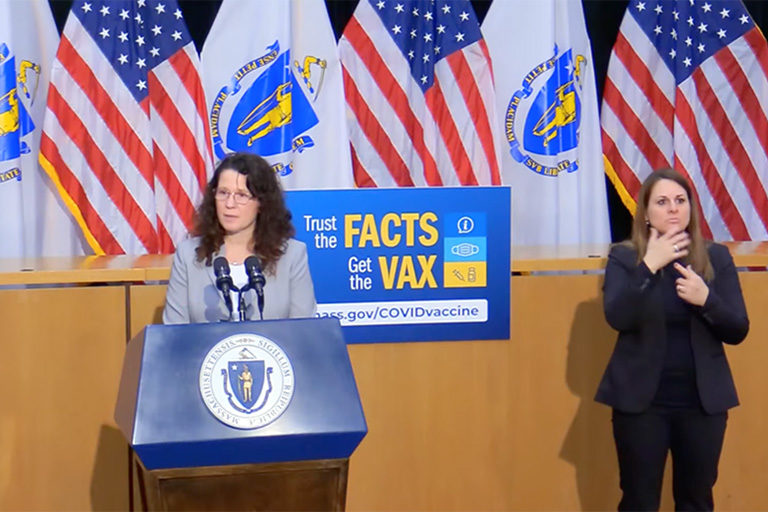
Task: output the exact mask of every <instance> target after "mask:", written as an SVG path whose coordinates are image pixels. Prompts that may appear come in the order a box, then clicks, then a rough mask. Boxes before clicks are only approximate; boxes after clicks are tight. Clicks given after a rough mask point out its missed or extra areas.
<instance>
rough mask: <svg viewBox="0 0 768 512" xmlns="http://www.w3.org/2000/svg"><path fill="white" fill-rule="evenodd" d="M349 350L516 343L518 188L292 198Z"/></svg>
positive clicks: (324, 305) (327, 309)
mask: <svg viewBox="0 0 768 512" xmlns="http://www.w3.org/2000/svg"><path fill="white" fill-rule="evenodd" d="M286 197H287V201H288V207H289V208H290V210H291V213H292V214H293V223H294V226H295V227H296V238H298V239H299V240H301V241H303V242H305V243H306V244H307V248H308V251H309V264H310V270H311V272H312V279H313V281H314V284H315V295H316V296H317V302H318V316H320V317H328V316H331V317H335V318H338V319H339V321H340V322H341V325H342V328H343V329H344V335H345V337H346V340H347V342H348V343H372V342H391V341H440V340H480V339H507V338H509V307H510V304H509V283H510V189H509V187H461V188H447V187H436V188H402V189H357V190H311V191H310V190H302V191H297V190H294V191H289V192H287V193H286Z"/></svg>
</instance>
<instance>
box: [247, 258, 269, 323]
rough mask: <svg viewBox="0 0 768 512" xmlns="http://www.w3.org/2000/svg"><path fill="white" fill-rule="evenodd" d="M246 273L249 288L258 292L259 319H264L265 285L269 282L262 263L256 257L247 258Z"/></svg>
mask: <svg viewBox="0 0 768 512" xmlns="http://www.w3.org/2000/svg"><path fill="white" fill-rule="evenodd" d="M245 273H246V274H247V275H248V286H249V287H250V288H253V289H254V290H255V291H256V298H257V300H258V305H259V318H261V319H262V320H263V319H264V284H266V282H267V280H266V279H265V278H264V274H263V273H262V271H261V262H260V261H259V258H257V257H256V256H248V257H247V258H245Z"/></svg>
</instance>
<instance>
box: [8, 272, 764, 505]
mask: <svg viewBox="0 0 768 512" xmlns="http://www.w3.org/2000/svg"><path fill="white" fill-rule="evenodd" d="M741 279H742V284H743V286H744V291H745V297H746V299H747V304H748V308H749V312H750V317H751V320H752V329H751V332H750V335H749V337H748V339H747V340H746V341H745V343H744V344H743V345H741V346H738V347H729V348H728V355H729V358H730V361H731V364H732V367H733V372H734V375H735V378H736V383H737V387H738V389H739V393H740V396H741V400H742V404H743V405H742V406H740V407H738V408H736V409H734V410H733V411H732V412H731V416H730V420H729V426H728V431H727V434H726V441H725V449H724V453H723V459H722V463H721V466H720V480H719V482H718V485H717V486H716V488H715V499H716V506H717V508H718V509H720V510H758V509H768V487H767V486H765V484H764V481H765V479H766V477H767V476H768V446H767V445H766V443H765V442H764V436H765V432H766V431H768V400H765V398H764V396H765V393H766V392H765V390H766V389H768V372H766V368H768V346H766V344H765V343H764V342H763V340H764V339H765V337H766V335H768V320H766V319H765V317H764V315H763V310H764V309H765V307H766V305H768V273H763V272H755V273H745V274H741ZM601 280H602V276H600V275H565V276H554V275H548V276H546V275H545V276H516V277H514V278H513V279H512V313H511V327H512V330H511V332H512V336H511V340H503V341H475V342H447V343H400V344H376V345H353V346H350V348H349V351H350V355H351V359H352V363H353V366H354V369H355V374H356V377H357V380H358V386H359V388H360V393H361V396H362V400H363V406H364V408H365V413H366V417H367V420H368V425H369V429H370V432H369V434H368V437H367V438H366V439H365V440H364V441H363V443H362V444H361V446H360V448H359V449H358V451H357V452H356V453H355V454H354V455H353V457H352V459H351V462H350V476H349V478H350V480H349V488H348V499H347V506H348V509H349V510H350V511H358V510H361V511H362V510H372V511H375V510H403V511H405V510H415V509H418V510H433V511H437V510H478V511H479V510H554V509H557V510H577V509H586V510H596V509H613V508H615V506H616V504H617V500H618V497H619V489H618V475H617V466H616V460H615V459H616V456H615V451H614V447H613V440H612V435H611V422H610V410H609V409H608V408H607V407H605V406H602V405H599V404H596V403H595V402H594V401H593V399H592V397H593V395H594V392H595V389H596V387H597V383H598V380H599V378H600V376H601V374H602V371H603V369H604V367H605V364H606V362H607V360H608V357H609V355H610V352H611V350H612V348H613V343H614V340H615V333H614V332H613V331H612V330H611V329H610V328H609V327H608V326H607V325H606V323H605V321H604V318H603V313H602V305H601V293H600V285H601ZM129 297H130V298H129V303H130V305H131V312H132V314H131V317H130V319H126V318H125V317H124V309H125V306H124V300H125V299H124V296H123V288H122V287H119V286H106V287H85V288H56V289H36V290H2V291H0V322H2V325H3V326H4V327H3V339H2V346H3V357H4V362H7V364H4V365H3V371H2V372H0V385H2V389H3V390H4V398H5V400H4V405H3V407H2V409H0V411H1V413H0V446H2V447H3V449H2V450H0V509H25V508H26V509H50V510H64V509H110V508H112V509H119V508H124V506H123V505H125V504H126V503H127V470H126V463H125V460H126V459H125V457H124V453H123V452H121V447H124V446H125V445H124V444H121V443H122V437H121V436H120V434H119V432H117V431H116V430H115V428H114V424H113V422H112V409H113V407H114V399H115V394H116V389H117V384H118V378H119V372H120V364H121V358H122V353H123V350H122V343H123V340H124V336H125V331H126V329H129V330H130V331H131V333H132V334H135V333H136V332H138V330H139V329H140V328H141V327H143V326H144V325H145V324H146V323H150V322H159V320H160V316H159V315H160V312H161V309H162V304H163V299H164V286H162V285H148V286H143V285H138V286H131V287H130V295H129ZM43 311H44V312H45V314H38V313H37V312H43ZM126 321H127V322H128V323H127V327H126V326H125V325H126V324H125V323H126ZM6 447H10V449H7V448H6ZM672 506H673V505H672V501H671V496H670V492H669V482H668V481H667V482H666V483H665V495H664V500H663V505H662V508H663V509H664V510H671V509H672Z"/></svg>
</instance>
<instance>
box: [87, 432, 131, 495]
mask: <svg viewBox="0 0 768 512" xmlns="http://www.w3.org/2000/svg"><path fill="white" fill-rule="evenodd" d="M128 508H129V503H128V443H127V442H126V441H125V437H123V434H122V432H120V431H119V430H118V429H117V428H115V427H110V426H108V425H102V426H101V430H100V431H99V443H98V446H97V448H96V457H95V460H94V464H93V474H92V475H91V510H128Z"/></svg>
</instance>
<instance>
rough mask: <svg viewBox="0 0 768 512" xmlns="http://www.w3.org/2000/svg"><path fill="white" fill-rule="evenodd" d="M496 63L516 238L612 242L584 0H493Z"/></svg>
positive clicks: (491, 44) (491, 36)
mask: <svg viewBox="0 0 768 512" xmlns="http://www.w3.org/2000/svg"><path fill="white" fill-rule="evenodd" d="M483 34H484V35H485V39H486V41H487V42H488V48H489V50H490V52H491V58H492V60H493V69H494V74H495V79H496V108H497V113H498V115H499V118H500V119H499V139H498V140H499V144H500V145H501V146H502V148H503V150H502V155H503V156H502V160H501V161H502V181H503V182H504V183H505V184H508V185H511V186H512V241H513V244H515V245H547V246H557V245H570V244H605V243H608V242H610V232H609V227H608V202H607V198H606V193H605V177H604V174H603V163H602V151H601V147H600V123H599V118H598V113H597V93H596V90H595V73H594V67H593V64H592V49H591V46H590V42H589V37H588V36H587V29H586V25H585V23H584V12H583V10H582V6H581V2H580V1H576V0H495V1H494V2H493V3H492V4H491V7H490V9H489V11H488V14H487V16H486V17H485V22H484V23H483Z"/></svg>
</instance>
